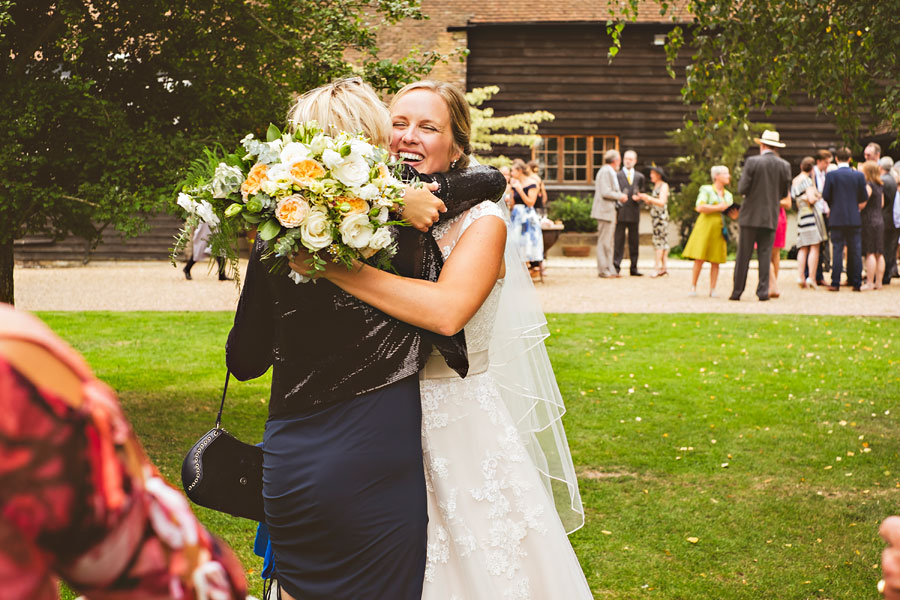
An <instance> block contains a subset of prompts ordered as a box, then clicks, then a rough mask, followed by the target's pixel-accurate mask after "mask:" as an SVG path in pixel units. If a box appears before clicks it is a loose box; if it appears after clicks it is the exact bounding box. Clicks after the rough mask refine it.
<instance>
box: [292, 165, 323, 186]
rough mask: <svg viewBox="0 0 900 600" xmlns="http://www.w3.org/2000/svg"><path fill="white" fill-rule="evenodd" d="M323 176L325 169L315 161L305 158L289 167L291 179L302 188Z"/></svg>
mask: <svg viewBox="0 0 900 600" xmlns="http://www.w3.org/2000/svg"><path fill="white" fill-rule="evenodd" d="M324 175H325V169H323V168H322V165H320V164H319V163H317V162H316V161H314V160H312V159H310V158H307V159H304V160H301V161H300V162H298V163H296V164H294V166H292V167H291V177H293V178H294V179H295V180H296V181H297V183H298V184H300V185H301V186H302V187H307V186H309V183H310V182H312V181H313V180H314V179H319V178H321V177H322V176H324Z"/></svg>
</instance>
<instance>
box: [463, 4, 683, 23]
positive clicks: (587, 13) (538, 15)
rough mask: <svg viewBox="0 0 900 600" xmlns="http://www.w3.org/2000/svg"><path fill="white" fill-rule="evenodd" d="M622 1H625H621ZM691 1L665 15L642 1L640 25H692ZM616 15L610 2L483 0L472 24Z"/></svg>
mask: <svg viewBox="0 0 900 600" xmlns="http://www.w3.org/2000/svg"><path fill="white" fill-rule="evenodd" d="M619 1H622V0H619ZM687 7H688V0H672V1H670V2H669V7H668V10H667V11H666V14H665V15H662V14H660V6H659V3H658V2H656V1H654V0H639V3H638V16H637V20H636V22H638V23H671V22H672V21H673V20H674V21H675V22H678V23H688V22H690V21H691V20H692V15H691V13H690V12H689V11H688V8H687ZM612 12H613V11H611V10H610V7H609V2H608V1H607V0H543V1H541V2H534V1H533V0H532V1H529V2H522V1H521V0H479V1H478V2H473V3H472V8H471V13H470V14H471V16H470V17H469V24H471V25H479V24H488V23H510V24H512V23H571V22H581V23H590V22H594V23H596V22H603V21H607V20H608V19H610V17H611V16H612Z"/></svg>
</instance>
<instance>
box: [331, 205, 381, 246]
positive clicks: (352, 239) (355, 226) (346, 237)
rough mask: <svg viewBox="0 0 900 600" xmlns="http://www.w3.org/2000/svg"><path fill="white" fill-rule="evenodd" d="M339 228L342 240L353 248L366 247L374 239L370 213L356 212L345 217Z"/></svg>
mask: <svg viewBox="0 0 900 600" xmlns="http://www.w3.org/2000/svg"><path fill="white" fill-rule="evenodd" d="M338 230H339V231H340V232H341V240H343V242H344V243H345V244H347V245H348V246H350V247H351V248H365V247H366V246H368V245H369V242H371V241H372V235H373V232H372V225H371V224H370V223H369V215H367V214H365V213H356V214H353V215H350V216H349V217H347V218H345V219H344V221H343V222H342V223H341V225H340V227H338Z"/></svg>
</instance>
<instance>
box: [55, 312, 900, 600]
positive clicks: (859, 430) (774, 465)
mask: <svg viewBox="0 0 900 600" xmlns="http://www.w3.org/2000/svg"><path fill="white" fill-rule="evenodd" d="M40 316H42V317H43V318H44V319H45V320H46V321H47V322H48V323H49V324H50V325H51V327H53V328H54V329H55V330H56V331H57V332H58V333H59V334H60V335H61V336H62V337H64V338H65V339H67V340H69V341H70V342H71V343H72V344H73V345H74V346H75V347H76V348H78V349H79V350H80V351H81V352H83V353H84V355H85V356H86V357H87V359H88V360H89V361H90V363H91V364H92V365H93V367H94V368H95V370H96V371H97V373H98V375H99V376H100V377H101V378H103V379H104V380H106V381H107V382H109V383H110V384H111V385H112V386H113V387H114V388H115V389H116V390H117V391H118V392H119V394H120V397H121V398H122V402H123V405H124V406H125V409H126V412H127V413H128V415H129V417H130V418H131V420H132V422H133V424H134V427H135V429H136V430H137V432H138V434H139V435H140V437H141V439H142V441H143V443H144V445H145V446H146V448H147V450H148V452H149V454H150V455H151V457H152V458H153V459H154V460H155V461H156V462H157V464H158V465H159V467H160V469H161V471H162V472H163V474H165V475H166V476H167V477H168V478H169V479H170V480H172V481H174V482H177V481H178V476H179V473H180V464H181V459H182V457H183V455H184V452H185V451H186V450H187V449H188V448H189V447H190V445H191V443H192V442H193V441H194V439H195V438H196V437H198V436H199V435H200V434H201V433H203V432H204V431H206V429H208V428H209V427H210V426H211V425H212V423H213V421H214V419H215V412H216V409H217V408H218V395H219V394H220V389H221V385H222V379H223V377H224V350H223V347H224V340H225V337H226V335H227V332H228V328H229V326H230V321H231V314H226V313H42V314H41V315H40ZM549 320H550V327H551V333H552V337H551V338H550V339H549V340H548V348H549V351H550V356H551V359H552V361H553V364H554V368H555V370H556V374H557V378H558V380H559V384H560V388H561V389H562V392H563V396H564V397H565V399H566V402H567V406H568V409H569V412H568V414H567V416H566V419H565V424H566V429H567V431H568V434H569V443H570V446H571V448H572V453H573V457H574V459H575V463H576V467H577V469H578V471H579V475H580V481H581V493H582V497H583V501H584V504H585V507H586V511H587V523H586V525H585V527H584V528H583V529H581V530H579V531H578V532H576V533H575V534H574V535H573V536H572V538H571V539H572V543H573V546H574V547H575V550H576V552H577V553H578V556H579V558H580V560H581V562H582V565H583V567H584V569H585V572H586V573H587V575H588V580H589V582H590V584H591V587H592V589H593V590H594V595H595V597H596V598H615V599H631V598H641V597H645V596H646V597H657V598H670V599H679V600H680V599H694V598H697V599H701V598H702V599H709V598H741V599H744V598H746V599H759V598H796V599H805V598H834V599H837V598H875V597H876V596H877V594H876V593H875V591H874V590H875V587H874V586H875V582H876V581H877V580H878V578H879V574H878V570H877V569H876V568H875V565H877V563H878V562H879V555H880V551H881V548H882V543H881V542H880V540H879V539H878V536H877V526H878V523H879V522H880V521H881V519H883V518H884V517H885V516H887V515H889V514H895V513H900V454H898V432H900V427H898V411H900V406H898V404H900V402H898V398H900V321H898V320H890V319H861V318H848V317H827V318H826V317H807V316H776V317H771V316H750V315H747V316H734V315H606V314H589V315H550V316H549ZM268 385H269V380H268V377H264V378H262V379H260V380H258V381H255V382H249V383H240V384H237V385H233V387H232V389H231V390H230V392H229V400H228V402H227V403H226V410H225V421H224V422H225V426H226V427H227V428H228V429H229V430H231V431H232V432H234V433H235V434H236V435H238V436H239V437H240V438H241V439H245V440H246V441H252V442H255V441H259V440H260V439H261V436H262V430H263V425H264V422H265V415H266V405H265V403H266V398H267V395H268ZM198 514H199V515H200V517H201V519H202V520H203V521H204V522H205V523H207V525H208V526H209V527H210V528H211V529H212V530H213V531H215V532H216V533H218V534H219V535H221V536H223V537H224V538H225V539H226V540H227V541H228V542H229V543H230V544H231V545H232V547H234V548H235V550H236V551H237V552H238V554H239V555H240V557H241V559H242V560H243V561H244V564H245V566H246V568H247V572H248V578H249V579H250V581H251V583H252V584H253V591H254V592H255V593H257V594H258V593H259V592H260V585H259V583H258V581H259V580H258V573H259V568H260V561H259V560H258V559H257V558H256V557H254V556H252V553H251V551H250V547H251V544H252V539H253V535H254V531H255V527H254V526H253V524H251V523H249V522H246V521H242V520H240V519H234V518H231V517H227V516H224V515H220V514H218V513H215V512H212V511H207V510H203V509H198Z"/></svg>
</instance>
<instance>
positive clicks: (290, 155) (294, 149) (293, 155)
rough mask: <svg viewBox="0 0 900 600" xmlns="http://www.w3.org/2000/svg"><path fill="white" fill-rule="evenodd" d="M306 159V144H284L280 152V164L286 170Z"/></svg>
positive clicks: (307, 149)
mask: <svg viewBox="0 0 900 600" xmlns="http://www.w3.org/2000/svg"><path fill="white" fill-rule="evenodd" d="M306 158H309V148H307V147H306V144H301V143H300V142H291V143H289V144H286V145H285V147H284V148H283V149H282V150H281V164H283V165H285V167H286V168H290V167H291V166H292V165H293V164H294V163H298V162H300V161H301V160H303V159H306ZM270 177H271V176H270Z"/></svg>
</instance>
